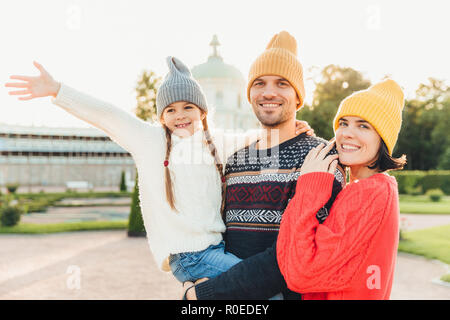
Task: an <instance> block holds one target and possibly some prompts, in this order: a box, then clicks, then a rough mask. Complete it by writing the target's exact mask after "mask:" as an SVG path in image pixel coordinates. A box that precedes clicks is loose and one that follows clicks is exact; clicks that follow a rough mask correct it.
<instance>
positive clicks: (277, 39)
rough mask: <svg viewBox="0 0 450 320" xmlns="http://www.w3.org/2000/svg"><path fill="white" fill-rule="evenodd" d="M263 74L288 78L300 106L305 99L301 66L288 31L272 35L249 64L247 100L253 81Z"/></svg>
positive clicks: (295, 44) (294, 42) (293, 40)
mask: <svg viewBox="0 0 450 320" xmlns="http://www.w3.org/2000/svg"><path fill="white" fill-rule="evenodd" d="M265 75H277V76H280V77H283V78H285V79H286V80H288V81H289V83H290V84H291V85H292V86H293V87H294V89H295V91H296V92H297V95H298V97H299V99H300V104H299V105H298V107H297V109H300V108H301V106H302V105H303V101H304V99H305V88H304V84H303V67H302V65H301V63H300V61H299V60H298V59H297V41H296V40H295V38H294V37H293V36H291V35H290V34H289V33H288V32H286V31H281V32H280V33H278V34H276V35H274V36H273V37H272V39H271V40H270V42H269V44H268V45H267V47H266V50H265V51H264V52H263V53H262V54H261V55H260V56H259V57H258V58H257V59H256V60H255V61H254V62H253V64H252V65H251V67H250V71H249V75H248V84H247V98H248V101H250V88H251V86H252V84H253V81H255V79H256V78H258V77H261V76H265ZM250 102H251V101H250Z"/></svg>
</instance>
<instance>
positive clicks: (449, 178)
mask: <svg viewBox="0 0 450 320" xmlns="http://www.w3.org/2000/svg"><path fill="white" fill-rule="evenodd" d="M389 174H390V175H391V176H394V177H395V178H396V179H397V183H398V192H399V193H401V194H414V193H419V194H425V193H426V192H427V191H428V190H431V189H441V190H442V191H443V192H444V193H445V194H446V195H450V170H430V171H418V170H399V171H390V172H389Z"/></svg>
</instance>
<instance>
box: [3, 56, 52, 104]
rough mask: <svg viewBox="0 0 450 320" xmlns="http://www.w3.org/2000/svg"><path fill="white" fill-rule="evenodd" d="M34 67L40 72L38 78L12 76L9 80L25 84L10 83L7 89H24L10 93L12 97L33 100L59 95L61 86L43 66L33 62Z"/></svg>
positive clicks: (7, 84)
mask: <svg viewBox="0 0 450 320" xmlns="http://www.w3.org/2000/svg"><path fill="white" fill-rule="evenodd" d="M33 64H34V66H35V67H36V68H37V69H38V70H39V73H40V75H39V76H37V77H30V76H18V75H12V76H10V77H9V78H10V79H15V80H22V81H23V82H8V83H6V84H5V87H11V88H22V89H23V90H18V91H10V92H9V94H10V95H19V96H20V97H19V100H31V99H34V98H39V97H47V96H53V97H56V95H57V94H58V91H59V88H60V87H61V84H60V83H59V82H56V81H55V80H54V79H53V77H52V76H51V75H50V74H49V73H48V72H47V70H45V69H44V67H43V66H42V65H40V64H39V63H37V62H36V61H33Z"/></svg>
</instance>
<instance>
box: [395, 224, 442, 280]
mask: <svg viewBox="0 0 450 320" xmlns="http://www.w3.org/2000/svg"><path fill="white" fill-rule="evenodd" d="M403 234H404V240H402V241H400V243H399V245H398V250H399V251H402V252H408V253H412V254H416V255H421V256H424V257H426V258H429V259H437V260H440V261H442V262H444V263H447V264H450V225H446V226H439V227H433V228H428V229H422V230H415V231H409V232H404V233H403ZM441 280H442V281H449V282H450V275H444V276H443V277H442V278H441Z"/></svg>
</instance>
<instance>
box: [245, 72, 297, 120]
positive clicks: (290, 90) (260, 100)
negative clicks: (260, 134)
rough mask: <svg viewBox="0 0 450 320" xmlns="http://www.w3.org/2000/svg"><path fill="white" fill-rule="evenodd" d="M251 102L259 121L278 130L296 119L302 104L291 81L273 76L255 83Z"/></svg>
mask: <svg viewBox="0 0 450 320" xmlns="http://www.w3.org/2000/svg"><path fill="white" fill-rule="evenodd" d="M250 101H251V104H252V108H253V111H254V112H255V115H256V117H257V118H258V120H259V121H260V122H261V124H262V125H263V126H265V127H269V128H276V127H277V126H279V125H280V124H282V123H284V122H286V121H289V120H291V119H293V118H295V113H296V111H297V105H298V104H299V103H300V101H299V99H298V96H297V93H296V91H295V89H294V87H292V85H291V84H290V83H289V81H287V80H286V79H284V78H283V77H280V76H273V75H268V76H261V77H259V78H256V79H255V81H253V84H252V86H251V88H250Z"/></svg>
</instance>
